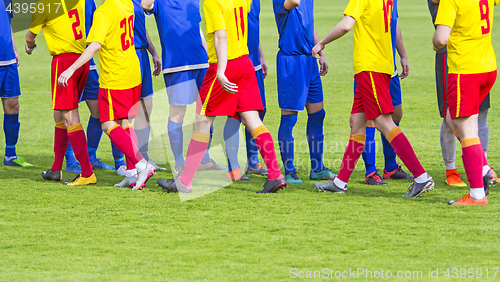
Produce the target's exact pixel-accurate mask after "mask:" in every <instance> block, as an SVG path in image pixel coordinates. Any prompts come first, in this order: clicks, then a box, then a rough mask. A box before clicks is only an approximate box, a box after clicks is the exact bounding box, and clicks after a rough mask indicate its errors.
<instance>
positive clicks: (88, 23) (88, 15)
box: [85, 0, 97, 70]
mask: <svg viewBox="0 0 500 282" xmlns="http://www.w3.org/2000/svg"><path fill="white" fill-rule="evenodd" d="M96 9H97V8H96V5H95V1H94V0H85V32H86V33H87V36H89V32H90V28H91V27H92V22H93V21H94V12H95V10H96ZM89 63H90V69H91V70H93V69H95V68H96V67H95V62H94V59H93V58H92V59H91V60H90V62H89Z"/></svg>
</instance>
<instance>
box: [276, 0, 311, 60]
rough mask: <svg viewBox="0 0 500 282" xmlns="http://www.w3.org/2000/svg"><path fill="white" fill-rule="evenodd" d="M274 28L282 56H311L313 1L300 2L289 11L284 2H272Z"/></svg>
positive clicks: (281, 0)
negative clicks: (275, 28)
mask: <svg viewBox="0 0 500 282" xmlns="http://www.w3.org/2000/svg"><path fill="white" fill-rule="evenodd" d="M273 8H274V16H275V19H276V26H277V27H278V33H279V35H280V39H279V48H280V50H281V52H283V54H285V55H288V56H294V55H311V53H312V48H313V47H314V45H315V44H314V14H313V11H314V1H313V0H302V1H300V5H299V6H298V7H296V8H294V9H292V10H290V11H287V10H286V9H285V0H273Z"/></svg>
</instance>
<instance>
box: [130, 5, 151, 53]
mask: <svg viewBox="0 0 500 282" xmlns="http://www.w3.org/2000/svg"><path fill="white" fill-rule="evenodd" d="M132 2H133V3H134V14H135V21H134V43H135V48H136V49H141V48H148V47H149V44H148V38H147V37H146V14H145V13H144V9H142V7H141V0H132Z"/></svg>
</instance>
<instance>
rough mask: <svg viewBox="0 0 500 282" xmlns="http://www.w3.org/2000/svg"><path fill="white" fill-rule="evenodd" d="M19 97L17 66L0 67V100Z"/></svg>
mask: <svg viewBox="0 0 500 282" xmlns="http://www.w3.org/2000/svg"><path fill="white" fill-rule="evenodd" d="M19 96H21V87H20V85H19V72H18V70H17V64H12V65H8V66H1V67H0V98H15V97H19Z"/></svg>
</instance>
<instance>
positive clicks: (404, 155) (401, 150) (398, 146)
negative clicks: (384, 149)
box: [385, 126, 429, 183]
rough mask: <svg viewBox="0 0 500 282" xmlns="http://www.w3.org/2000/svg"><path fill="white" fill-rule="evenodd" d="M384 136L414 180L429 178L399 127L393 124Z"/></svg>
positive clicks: (418, 181)
mask: <svg viewBox="0 0 500 282" xmlns="http://www.w3.org/2000/svg"><path fill="white" fill-rule="evenodd" d="M385 138H387V141H389V143H391V145H392V147H393V148H394V151H395V152H396V154H397V155H398V156H399V158H400V159H401V160H402V161H403V163H404V164H405V165H406V167H407V168H408V169H409V170H410V171H411V173H412V174H413V177H414V178H415V182H417V183H422V182H425V181H427V180H428V179H429V175H428V174H427V173H426V172H425V169H424V168H423V167H422V164H420V161H419V160H418V158H417V156H416V155H415V151H413V147H412V146H411V144H410V141H408V138H406V136H405V135H404V133H403V132H402V131H401V129H399V127H397V126H395V127H394V128H393V129H392V130H391V131H390V132H389V133H388V134H387V135H386V136H385ZM424 174H425V175H424ZM421 176H423V177H421ZM423 179H424V180H423Z"/></svg>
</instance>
